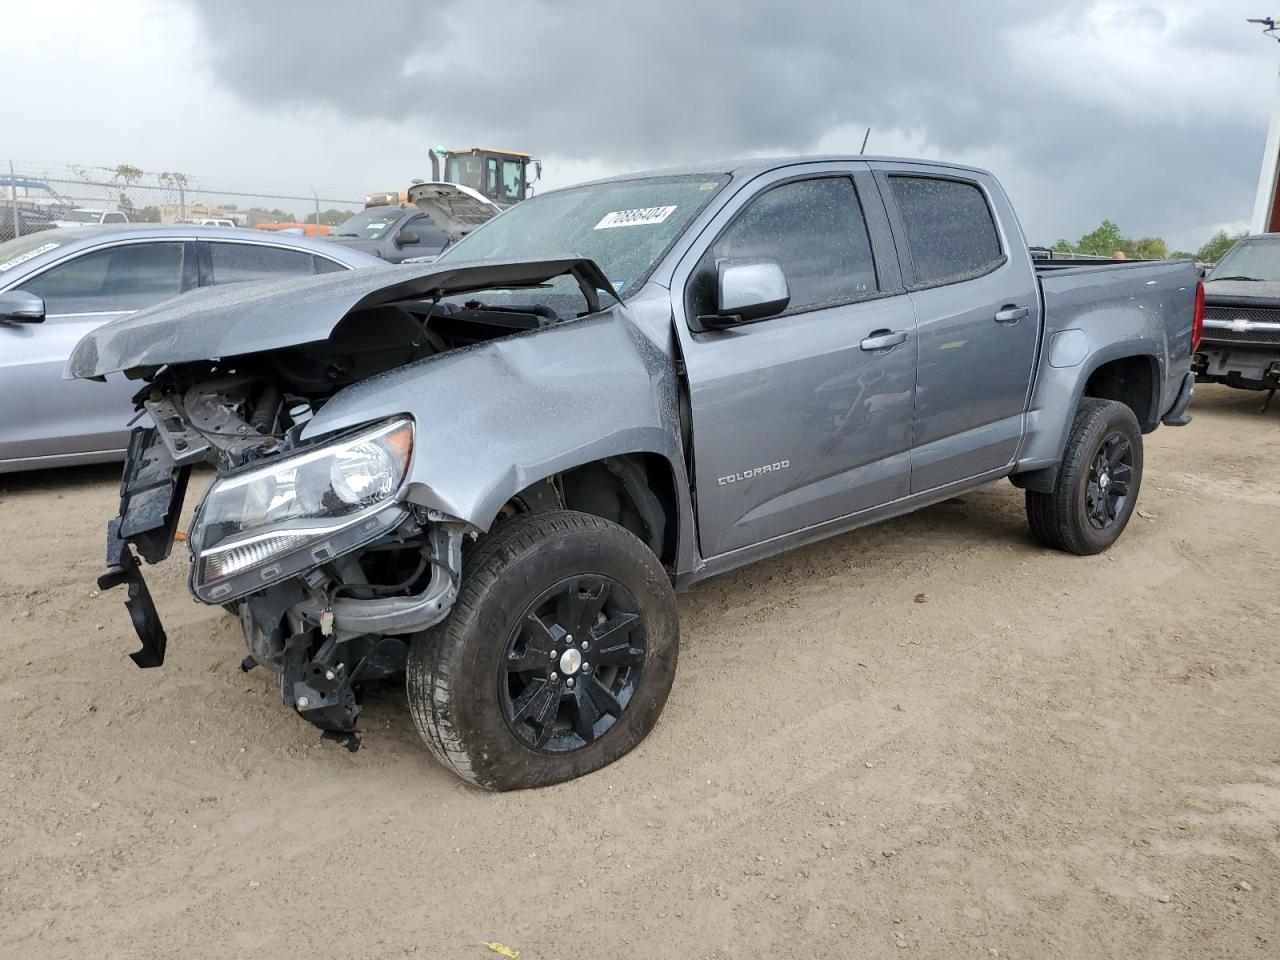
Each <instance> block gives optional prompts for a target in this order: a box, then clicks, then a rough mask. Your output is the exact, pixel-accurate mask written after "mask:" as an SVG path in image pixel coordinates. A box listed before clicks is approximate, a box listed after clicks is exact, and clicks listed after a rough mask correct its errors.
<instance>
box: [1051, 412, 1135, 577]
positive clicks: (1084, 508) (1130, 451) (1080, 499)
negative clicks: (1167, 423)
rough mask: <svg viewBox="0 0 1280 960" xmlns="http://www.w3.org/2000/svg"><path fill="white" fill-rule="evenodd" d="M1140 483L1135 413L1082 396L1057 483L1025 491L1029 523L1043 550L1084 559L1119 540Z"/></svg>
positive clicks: (1131, 511)
mask: <svg viewBox="0 0 1280 960" xmlns="http://www.w3.org/2000/svg"><path fill="white" fill-rule="evenodd" d="M1141 483H1142V431H1141V429H1140V428H1139V427H1138V420H1137V418H1136V417H1135V416H1134V415H1133V411H1132V410H1131V409H1129V407H1127V406H1125V405H1124V404H1123V403H1118V402H1116V401H1114V400H1099V399H1096V398H1093V397H1086V398H1085V399H1083V400H1081V401H1080V408H1079V409H1078V410H1077V411H1076V417H1075V421H1074V423H1072V425H1071V434H1070V436H1069V438H1068V440H1067V448H1066V451H1065V452H1064V454H1063V457H1062V467H1061V469H1060V470H1059V472H1058V480H1057V483H1056V484H1055V485H1054V489H1053V490H1052V492H1050V493H1037V492H1035V491H1032V490H1028V491H1027V520H1028V522H1029V523H1030V525H1031V531H1032V533H1034V534H1035V536H1036V539H1038V540H1039V541H1040V542H1041V543H1043V544H1044V545H1045V546H1049V547H1054V548H1056V549H1058V550H1066V551H1068V552H1070V553H1077V554H1080V555H1082V556H1087V555H1090V554H1095V553H1101V552H1102V551H1103V550H1106V549H1107V548H1108V547H1109V546H1111V545H1112V544H1113V543H1115V542H1116V540H1118V539H1119V537H1120V534H1121V533H1123V532H1124V528H1125V526H1126V525H1127V524H1128V522H1129V518H1130V517H1131V516H1132V515H1133V510H1134V506H1135V505H1136V503H1137V500H1138V489H1139V487H1140V486H1141Z"/></svg>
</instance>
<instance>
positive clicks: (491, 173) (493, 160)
mask: <svg viewBox="0 0 1280 960" xmlns="http://www.w3.org/2000/svg"><path fill="white" fill-rule="evenodd" d="M484 192H485V195H486V196H489V197H497V196H498V158H497V157H490V158H489V159H488V161H487V162H486V163H485V178H484Z"/></svg>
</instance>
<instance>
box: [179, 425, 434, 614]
mask: <svg viewBox="0 0 1280 960" xmlns="http://www.w3.org/2000/svg"><path fill="white" fill-rule="evenodd" d="M412 452H413V421H412V420H407V419H401V420H393V421H391V422H389V423H384V424H380V425H379V426H377V427H374V428H372V429H370V430H366V431H362V432H361V433H357V434H354V435H351V436H348V437H345V438H343V439H341V440H336V441H333V442H332V443H326V444H323V445H321V446H318V447H315V448H312V449H310V450H307V451H305V452H303V453H298V454H295V455H293V456H290V457H283V458H281V459H279V460H275V461H273V462H271V463H267V464H264V465H262V466H260V467H255V468H253V469H249V470H245V471H243V472H241V473H237V474H233V475H231V476H227V477H224V478H222V479H220V480H217V481H215V482H214V483H213V485H212V486H210V487H209V492H208V493H207V494H205V498H204V502H203V503H201V505H200V509H199V510H198V511H197V513H196V519H195V523H194V524H193V525H192V528H191V534H190V537H189V543H190V545H191V550H192V553H193V554H194V556H195V569H194V570H193V571H192V588H193V589H194V591H195V593H196V595H197V596H198V597H199V598H200V599H201V600H205V601H207V602H210V603H224V602H226V601H227V600H231V599H234V598H236V597H239V596H242V595H244V594H246V593H251V592H252V591H254V590H258V589H261V588H262V587H263V586H265V585H266V584H268V583H272V582H274V581H276V580H280V579H283V578H284V577H288V576H292V575H293V574H295V573H298V572H300V571H302V570H305V569H307V568H309V567H313V566H316V565H317V564H320V563H324V562H325V561H327V560H329V559H331V558H332V557H334V556H337V555H338V554H340V553H345V552H346V551H347V550H350V549H352V548H354V547H356V546H359V545H360V544H362V543H365V542H367V541H369V540H371V539H373V538H374V537H376V536H378V535H379V534H380V533H382V532H384V529H385V528H388V527H390V526H394V525H395V523H397V522H398V521H399V516H398V515H397V514H398V512H397V511H388V510H387V507H388V506H390V505H393V504H395V503H396V500H397V494H398V493H399V491H400V487H401V484H402V483H403V482H404V477H405V473H406V472H407V471H408V468H409V458H410V455H411V454H412Z"/></svg>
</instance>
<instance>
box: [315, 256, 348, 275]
mask: <svg viewBox="0 0 1280 960" xmlns="http://www.w3.org/2000/svg"><path fill="white" fill-rule="evenodd" d="M312 259H313V260H314V261H315V265H316V273H341V272H342V271H343V270H345V269H347V268H346V267H344V266H343V265H342V264H340V263H338V262H337V261H336V260H330V259H329V258H328V257H313V258H312Z"/></svg>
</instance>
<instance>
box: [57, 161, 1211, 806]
mask: <svg viewBox="0 0 1280 960" xmlns="http://www.w3.org/2000/svg"><path fill="white" fill-rule="evenodd" d="M1198 289H1199V284H1198V275H1197V271H1196V268H1195V265H1194V264H1192V263H1190V262H1149V263H1107V264H1103V265H1087V266H1082V265H1078V264H1074V263H1064V264H1054V263H1048V264H1044V265H1043V266H1042V267H1039V268H1037V267H1035V266H1033V264H1032V260H1031V257H1030V255H1029V253H1028V249H1027V246H1026V243H1025V241H1024V238H1023V235H1022V232H1021V230H1020V228H1019V226H1018V221H1017V218H1016V217H1015V215H1014V212H1013V210H1012V209H1011V207H1010V204H1009V201H1008V199H1007V198H1006V196H1005V194H1004V191H1003V190H1002V189H1001V188H1000V186H999V184H998V183H997V182H996V180H995V179H994V178H993V177H992V176H991V175H989V174H987V173H985V172H983V171H981V170H974V169H970V168H967V167H958V166H949V165H944V164H939V163H922V162H913V161H903V160H879V159H870V158H860V157H855V158H849V157H820V158H797V159H788V160H754V161H749V162H745V163H740V164H736V165H715V166H710V165H708V166H698V167H690V168H684V169H678V170H672V171H660V172H656V173H643V174H636V175H633V176H625V177H618V178H615V179H610V180H604V181H599V182H596V183H589V184H586V185H583V186H578V187H573V188H570V189H565V190H560V191H557V192H554V193H548V194H544V195H542V196H539V197H535V198H533V199H531V200H528V201H526V202H524V203H522V204H519V205H517V206H515V207H513V208H511V209H510V210H508V211H506V212H504V213H503V214H501V215H500V216H498V217H496V218H495V219H493V220H492V221H490V222H489V223H488V224H486V225H485V226H483V227H482V228H480V229H478V230H477V231H475V232H474V233H473V234H471V235H470V236H469V237H467V238H466V239H464V240H463V241H462V242H460V243H459V244H457V246H455V247H453V248H451V249H450V250H449V251H447V252H446V253H445V254H444V256H442V257H441V258H440V259H439V260H437V261H436V262H435V263H432V264H429V265H421V266H410V267H388V268H386V269H383V270H374V271H364V272H360V273H357V274H343V275H338V274H334V275H332V276H326V277H317V278H310V279H306V280H295V281H290V282H270V283H263V284H255V285H253V286H252V288H251V287H250V286H248V285H246V286H241V287H238V288H235V289H227V290H209V291H197V292H195V293H193V294H190V295H189V296H187V297H184V298H183V299H181V300H178V301H174V302H173V303H172V304H170V305H167V306H161V307H157V308H154V309H152V310H150V311H148V312H145V313H140V314H138V315H136V316H133V317H130V318H127V319H123V320H120V321H117V322H114V323H110V324H107V325H106V326H103V327H101V328H99V329H97V330H96V331H94V332H93V333H91V334H89V335H88V336H86V337H85V338H84V339H83V340H82V341H81V342H80V344H79V345H78V347H77V348H76V350H75V352H74V355H73V356H72V358H71V360H70V361H69V373H70V374H71V375H73V376H77V377H100V376H103V375H105V374H109V373H112V372H115V371H120V370H123V371H125V372H126V373H127V374H128V375H129V376H131V377H133V378H136V379H140V380H142V381H145V383H142V384H140V388H141V389H140V390H139V392H138V394H137V404H138V407H139V408H140V409H145V410H146V411H147V412H149V413H150V415H151V418H152V420H153V421H154V424H155V426H154V428H148V429H141V430H138V431H137V432H136V433H135V434H134V436H133V440H132V445H131V447H130V451H129V459H128V463H127V465H126V468H125V475H124V480H123V484H122V495H121V504H120V515H119V516H118V517H117V518H116V519H114V520H113V521H112V522H111V524H110V526H109V532H108V550H107V553H108V565H109V569H108V572H107V573H106V574H104V575H103V577H102V578H101V580H100V581H99V582H100V583H101V584H102V585H103V587H104V588H105V587H109V586H113V585H116V584H125V585H127V586H128V592H129V597H128V600H127V606H128V609H129V612H130V615H131V616H132V619H133V621H134V624H135V626H136V628H137V631H138V634H139V636H140V638H141V640H142V648H141V649H140V650H138V651H137V652H136V653H134V654H132V656H133V659H134V660H135V662H137V663H138V664H139V665H140V666H155V665H158V664H159V663H160V662H161V661H162V660H163V657H164V652H165V645H166V638H165V634H164V630H163V628H162V627H161V624H160V622H159V619H158V616H157V614H156V610H155V607H154V605H153V603H152V601H151V599H150V596H149V594H148V593H147V589H146V584H145V583H144V581H143V579H142V575H141V573H140V564H139V557H140V558H141V559H142V560H144V561H146V562H148V563H156V562H158V561H160V560H162V559H164V558H165V557H166V556H167V555H168V554H169V552H170V549H171V547H172V544H173V542H174V538H175V531H176V527H177V524H178V516H179V507H180V505H181V502H182V499H183V495H184V492H185V488H186V484H187V477H188V474H189V472H190V469H191V467H192V465H194V464H197V463H201V462H207V463H211V464H213V465H214V467H215V468H216V471H217V476H216V478H215V479H214V480H213V482H212V483H211V484H210V486H209V487H208V490H207V492H206V493H205V495H204V498H203V500H202V501H201V503H200V505H199V508H198V509H197V511H196V514H195V518H194V520H193V522H192V524H191V527H190V530H189V531H188V534H187V547H188V549H189V551H190V561H191V572H190V585H191V590H192V592H193V593H194V595H195V596H196V598H197V599H198V600H200V601H201V602H204V603H208V604H220V605H223V606H225V607H227V608H228V609H229V610H231V611H233V612H234V613H235V614H237V615H238V616H239V618H240V620H241V623H242V625H243V629H244V634H245V638H246V641H247V644H248V650H249V656H248V657H247V658H246V660H245V663H244V666H245V669H249V668H251V667H253V666H255V665H261V666H262V667H264V668H267V669H269V670H271V671H272V672H274V673H275V674H276V675H278V677H279V681H280V685H281V690H282V693H283V697H284V701H285V703H286V704H287V705H288V706H289V707H291V708H292V709H294V710H296V711H297V712H298V713H299V714H300V715H301V716H302V717H304V718H306V719H308V720H310V721H312V722H314V723H316V724H317V725H318V726H320V727H322V728H325V729H326V730H328V731H332V732H335V733H336V734H337V735H340V736H349V737H350V738H351V739H350V741H349V742H358V741H354V734H353V731H354V728H355V722H356V717H357V715H358V713H359V710H360V695H361V689H362V685H364V684H365V683H367V682H368V681H371V680H376V679H380V678H387V677H391V676H396V675H399V674H401V673H403V674H405V675H406V677H407V687H408V700H409V705H410V708H411V711H412V714H413V718H414V720H415V721H416V723H417V725H418V728H419V730H420V731H421V734H422V736H423V739H424V740H425V741H426V743H427V745H428V746H429V747H430V749H431V750H432V752H433V753H434V754H435V756H436V757H437V758H439V759H440V760H441V761H442V762H443V763H444V764H445V765H446V766H447V767H448V768H449V769H451V770H453V771H454V772H455V773H457V774H458V775H460V776H462V777H464V778H465V779H467V780H469V781H471V782H473V783H476V784H479V785H481V786H483V787H486V788H489V789H496V790H504V789H511V788H517V787H530V786H537V785H542V784H550V783H555V782H558V781H563V780H566V779H569V778H572V777H576V776H579V775H581V774H583V773H587V772H589V771H591V770H595V769H598V768H600V767H602V766H604V765H605V764H607V763H610V762H611V761H613V760H615V759H617V758H618V757H620V756H621V755H623V754H624V753H626V752H627V751H628V750H630V749H631V748H632V747H634V746H635V745H636V744H637V743H638V742H639V741H640V740H641V739H642V738H643V737H644V736H645V735H646V733H648V731H649V730H650V729H651V728H652V726H653V725H654V723H655V722H656V720H657V718H658V714H659V713H660V711H661V710H662V707H663V704H664V703H665V701H666V699H667V694H668V691H669V690H670V687H671V682H672V677H673V674H674V671H675V666H676V649H677V638H678V625H677V615H676V604H675V590H678V589H682V588H685V587H688V586H690V585H691V584H694V583H697V582H698V581H700V580H704V579H706V578H708V577H712V576H715V575H717V574H722V573H725V572H727V571H730V570H733V569H735V568H738V567H741V566H743V565H744V564H747V563H751V562H752V561H755V560H759V559H761V558H763V557H768V556H771V555H773V554H777V553H780V552H782V551H785V550H789V549H791V548H793V547H797V546H800V545H802V544H806V543H810V542H812V541H815V540H818V539H820V538H823V537H829V536H832V535H834V534H839V533H843V532H845V531H848V530H851V529H853V528H855V527H859V526H862V525H864V524H868V523H872V522H875V521H877V520H883V519H885V518H887V517H892V516H895V515H898V514H902V513H906V512H907V511H910V510H915V509H918V508H920V507H923V506H926V505H928V504H931V503H935V502H937V501H939V500H943V499H946V498H948V497H953V496H955V495H956V494H959V493H962V492H964V491H966V490H970V489H972V488H974V487H977V486H980V485H982V484H986V483H990V482H991V481H993V480H998V479H1001V478H1005V477H1008V478H1010V479H1011V480H1012V481H1013V483H1014V484H1015V485H1017V486H1019V487H1022V488H1024V489H1025V490H1026V501H1027V515H1028V519H1029V521H1030V526H1031V531H1032V534H1033V535H1034V537H1035V538H1036V539H1038V540H1039V541H1040V542H1042V543H1043V544H1045V545H1046V546H1049V547H1054V548H1058V549H1062V550H1067V551H1070V552H1073V553H1077V554H1095V553H1098V552H1099V551H1102V550H1105V549H1106V548H1107V547H1109V546H1110V545H1111V544H1112V543H1113V542H1114V541H1115V539H1116V538H1117V537H1118V536H1119V535H1120V533H1121V531H1122V530H1123V529H1124V527H1125V524H1126V523H1127V522H1128V520H1129V517H1130V515H1131V514H1132V512H1133V510H1134V504H1135V501H1136V499H1137V496H1138V489H1139V484H1140V482H1141V479H1142V436H1143V434H1145V433H1148V432H1149V431H1151V430H1154V429H1156V427H1157V426H1158V425H1159V424H1160V423H1161V422H1163V423H1167V424H1181V423H1185V422H1186V420H1187V417H1186V412H1185V411H1186V408H1187V405H1188V404H1189V402H1190V400H1191V395H1192V391H1193V389H1194V381H1193V378H1192V376H1191V374H1190V371H1189V367H1190V358H1191V354H1192V350H1193V347H1194V344H1193V338H1194V336H1195V328H1196V327H1197V325H1198V322H1199V320H1198V317H1197V315H1196V303H1197V293H1198ZM975 534H976V531H975Z"/></svg>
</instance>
